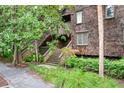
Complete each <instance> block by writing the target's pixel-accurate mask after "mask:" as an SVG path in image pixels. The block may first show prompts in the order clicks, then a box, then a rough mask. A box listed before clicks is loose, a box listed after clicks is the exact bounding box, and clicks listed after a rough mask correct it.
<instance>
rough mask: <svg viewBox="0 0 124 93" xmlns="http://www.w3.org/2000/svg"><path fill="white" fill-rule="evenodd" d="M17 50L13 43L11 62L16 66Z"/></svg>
mask: <svg viewBox="0 0 124 93" xmlns="http://www.w3.org/2000/svg"><path fill="white" fill-rule="evenodd" d="M17 51H18V50H17V46H16V45H14V55H13V62H12V64H13V65H15V66H16V65H17V63H18V62H17V61H18V59H17V55H18V53H17Z"/></svg>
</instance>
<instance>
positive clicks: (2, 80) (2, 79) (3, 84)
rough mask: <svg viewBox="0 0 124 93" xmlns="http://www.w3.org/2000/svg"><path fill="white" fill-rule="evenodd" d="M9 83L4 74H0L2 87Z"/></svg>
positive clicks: (0, 85)
mask: <svg viewBox="0 0 124 93" xmlns="http://www.w3.org/2000/svg"><path fill="white" fill-rule="evenodd" d="M7 85H8V83H7V81H6V80H5V79H4V78H3V77H2V76H0V87H3V86H7Z"/></svg>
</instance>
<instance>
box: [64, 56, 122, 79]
mask: <svg viewBox="0 0 124 93" xmlns="http://www.w3.org/2000/svg"><path fill="white" fill-rule="evenodd" d="M66 65H67V66H69V67H76V68H80V69H81V70H83V71H93V72H98V71H99V64H98V58H77V57H76V56H71V57H70V58H68V59H66ZM104 67H105V74H106V75H108V76H111V77H114V78H119V79H121V78H124V61H122V59H121V60H115V61H111V60H108V59H105V62H104Z"/></svg>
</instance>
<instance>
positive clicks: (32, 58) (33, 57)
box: [24, 54, 44, 63]
mask: <svg viewBox="0 0 124 93" xmlns="http://www.w3.org/2000/svg"><path fill="white" fill-rule="evenodd" d="M38 59H39V62H40V63H41V62H43V61H44V56H43V55H41V54H39V55H38ZM24 61H25V62H36V55H35V54H30V55H27V56H25V57H24Z"/></svg>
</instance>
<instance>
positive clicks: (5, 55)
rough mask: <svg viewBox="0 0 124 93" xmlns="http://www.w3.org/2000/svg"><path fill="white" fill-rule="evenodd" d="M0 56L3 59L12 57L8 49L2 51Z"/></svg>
mask: <svg viewBox="0 0 124 93" xmlns="http://www.w3.org/2000/svg"><path fill="white" fill-rule="evenodd" d="M2 56H3V57H5V58H11V57H12V51H11V50H10V49H6V50H4V51H2Z"/></svg>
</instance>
